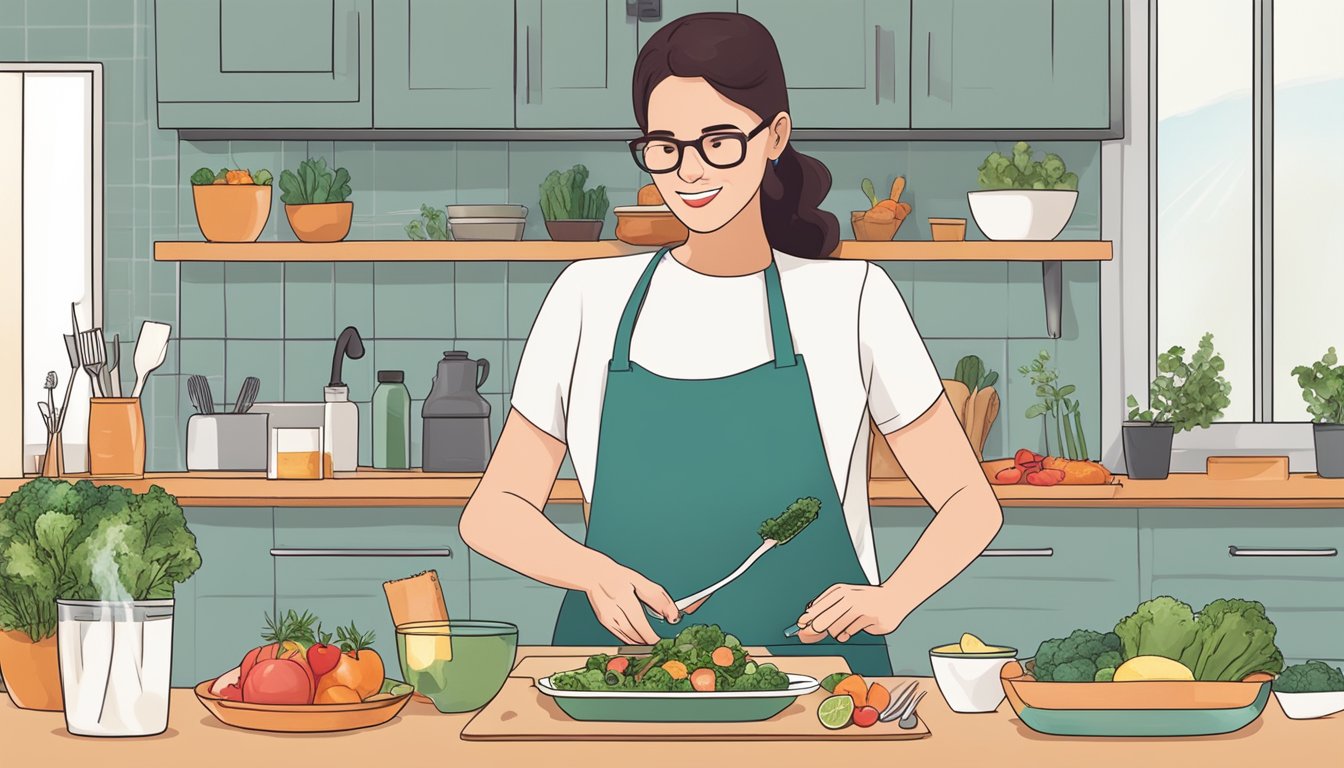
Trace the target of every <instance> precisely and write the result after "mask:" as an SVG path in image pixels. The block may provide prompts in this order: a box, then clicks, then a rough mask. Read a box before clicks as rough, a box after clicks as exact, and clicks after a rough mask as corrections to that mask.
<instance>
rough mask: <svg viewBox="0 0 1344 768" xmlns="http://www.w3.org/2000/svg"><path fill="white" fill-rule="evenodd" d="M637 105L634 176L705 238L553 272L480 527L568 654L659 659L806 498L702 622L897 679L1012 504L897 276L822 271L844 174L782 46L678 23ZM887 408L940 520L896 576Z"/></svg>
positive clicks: (470, 515) (893, 435)
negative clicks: (796, 121)
mask: <svg viewBox="0 0 1344 768" xmlns="http://www.w3.org/2000/svg"><path fill="white" fill-rule="evenodd" d="M634 109H635V117H636V120H637V122H638V124H639V126H640V129H641V130H643V131H644V134H645V135H644V136H643V137H641V138H640V139H637V140H635V141H633V142H631V150H632V153H633V155H634V158H635V162H636V163H637V164H638V165H639V166H640V167H641V168H642V169H643V170H645V171H646V172H648V173H649V174H650V175H651V176H652V178H653V183H654V184H656V185H657V189H658V191H659V193H660V194H661V195H662V197H663V199H664V200H666V202H667V204H668V205H669V207H670V208H671V209H672V212H673V213H674V214H676V216H677V218H678V219H680V220H681V221H682V222H684V223H685V224H686V225H687V227H689V229H690V236H689V238H688V239H687V240H686V242H685V243H684V244H682V245H679V246H676V247H673V248H671V249H667V248H664V249H662V250H659V251H658V252H657V253H656V254H648V253H644V254H638V255H633V256H626V257H620V258H611V259H596V260H590V261H581V262H576V263H574V264H572V265H571V266H569V267H568V268H567V269H565V271H564V272H563V273H562V274H561V275H560V277H559V278H558V279H557V280H556V282H555V284H554V286H553V287H552V288H551V290H550V292H549V294H548V295H547V297H546V301H545V303H544V305H543V307H542V309H541V312H540V314H539V315H538V317H537V320H536V322H535V324H534V326H533V328H532V333H531V337H530V338H529V339H528V341H527V346H526V349H525V351H524V355H523V358H522V362H521V364H520V366H519V371H518V375H517V381H516V383H515V385H514V391H513V401H512V404H513V413H511V414H510V417H509V419H508V421H507V423H506V424H505V427H504V431H503V434H502V435H501V437H500V439H499V444H498V447H497V448H496V450H495V453H494V456H493V458H492V460H491V462H490V466H489V468H488V469H487V471H486V473H485V477H484V478H483V479H482V481H481V483H480V486H479V488H478V489H477V491H476V493H475V495H474V496H473V497H472V499H471V502H470V503H469V504H468V505H467V508H466V511H465V512H464V514H463V516H462V522H461V532H462V536H463V538H464V539H465V541H466V542H467V543H468V544H469V545H470V546H471V547H472V549H474V550H476V551H477V552H480V553H481V554H483V555H485V556H486V557H489V558H490V559H492V560H495V561H497V562H499V563H502V564H503V565H506V566H508V567H509V568H512V569H513V570H515V571H518V572H520V573H523V574H526V575H528V576H530V577H532V578H534V579H537V580H539V581H543V582H545V583H547V584H552V585H556V586H560V587H564V588H566V589H568V590H569V592H568V594H567V595H566V596H565V599H564V602H563V604H562V606H561V609H560V616H559V619H558V621H557V624H556V628H555V637H554V642H555V643H556V644H557V645H611V644H612V643H613V642H614V641H621V642H625V643H635V644H641V643H651V642H655V641H656V640H657V639H658V638H659V636H660V634H661V635H670V634H672V633H673V632H675V629H674V628H671V627H669V626H667V624H666V623H665V622H666V621H667V620H676V619H679V618H680V617H679V615H678V612H677V609H676V607H675V606H674V605H673V600H672V598H671V597H670V595H675V596H677V597H678V598H681V597H685V596H688V595H691V594H693V593H694V592H696V591H698V590H699V589H701V588H703V587H705V586H707V585H709V584H712V583H714V582H716V581H718V580H719V579H720V578H721V577H723V576H724V575H726V574H727V573H729V572H730V571H732V570H733V569H734V568H735V567H736V566H737V565H738V564H739V563H741V561H742V560H743V559H744V558H745V557H746V556H747V555H748V554H749V553H751V552H752V551H753V550H754V549H756V547H757V546H759V545H760V543H761V542H760V539H759V538H758V535H757V532H756V531H757V528H758V527H759V526H760V524H761V522H762V521H763V520H765V519H766V518H769V517H773V516H775V515H777V514H779V513H780V512H781V511H783V510H784V509H785V508H786V507H787V506H788V504H789V503H790V502H793V501H794V500H796V499H798V498H800V497H805V496H813V497H816V498H818V499H820V500H821V502H822V504H821V512H820V515H819V516H818V518H817V519H816V520H815V522H813V523H812V524H811V525H810V526H809V527H807V528H806V529H804V530H803V531H802V533H800V534H799V535H798V536H797V537H796V538H794V539H793V540H792V541H790V542H789V543H787V544H786V545H784V546H781V547H778V548H777V549H774V550H772V551H770V552H768V553H767V554H766V555H765V556H764V557H762V558H761V559H760V560H759V561H757V563H756V564H755V565H754V566H753V567H752V568H751V569H750V570H748V571H747V572H746V574H745V575H743V576H742V577H741V578H739V579H738V580H737V581H735V582H733V583H732V584H731V585H729V586H728V587H726V588H724V589H723V590H721V591H719V592H718V593H716V594H715V595H714V596H713V597H711V598H710V599H709V600H707V601H706V602H704V603H703V605H701V606H699V607H697V608H696V610H695V612H694V614H693V615H691V616H689V617H687V618H686V619H685V620H684V622H685V623H690V622H692V621H694V622H695V623H701V622H703V623H716V624H719V625H721V626H722V627H723V628H724V630H725V631H728V632H732V633H734V634H736V635H737V636H738V637H739V638H740V639H741V640H742V642H743V643H745V644H748V645H765V646H768V647H771V648H772V650H774V651H776V652H780V651H784V652H788V653H795V654H796V653H805V652H814V653H841V654H843V655H844V656H845V657H846V658H847V660H848V661H849V664H850V667H851V668H852V669H854V670H855V671H858V672H862V673H866V674H884V673H885V674H889V673H890V669H891V668H890V662H889V661H888V657H887V654H886V646H885V642H884V640H883V638H882V637H881V635H884V634H886V633H888V632H891V631H892V630H894V629H896V627H898V626H899V625H900V623H901V621H902V620H904V619H905V617H906V616H907V615H908V614H909V613H910V612H911V611H912V610H914V608H915V607H916V606H918V605H919V604H920V603H922V602H923V601H924V600H925V599H926V598H928V597H929V595H931V594H933V593H934V592H936V591H937V590H938V589H940V588H941V587H942V586H943V585H945V584H946V583H947V582H949V581H950V580H951V579H952V578H953V577H955V576H956V575H957V574H958V573H959V572H960V571H961V570H962V569H963V568H964V567H965V566H966V565H967V563H969V562H971V561H972V560H973V559H974V558H975V557H976V556H977V555H978V554H979V553H980V552H981V551H982V550H983V549H984V547H985V545H986V544H988V543H989V541H990V540H991V539H992V538H993V537H994V535H995V533H996V532H997V531H998V529H999V526H1000V524H1001V521H1002V515H1001V512H1000V510H999V507H998V503H997V501H996V499H995V497H994V495H993V493H992V492H991V490H990V488H989V485H988V483H987V481H986V479H985V475H984V473H983V472H982V471H981V469H980V466H979V464H978V463H977V462H976V458H975V455H974V453H973V452H972V450H971V447H970V445H969V443H968V442H967V440H966V436H965V434H964V433H963V431H962V429H961V426H960V424H959V422H958V421H957V418H956V416H955V414H954V412H953V410H952V407H951V405H950V404H949V403H948V401H947V399H946V397H944V396H943V394H942V385H941V382H940V380H939V377H938V374H937V372H936V371H935V369H934V367H933V364H932V363H931V361H930V360H929V356H928V353H927V351H926V350H925V348H924V345H923V342H922V341H921V339H920V338H919V335H918V333H917V332H916V330H915V327H914V324H913V322H912V321H911V318H910V315H909V313H908V311H907V310H906V307H905V304H904V302H903V301H902V300H901V296H900V294H899V293H898V292H897V290H896V287H895V285H894V284H893V283H892V282H891V279H890V278H889V277H888V276H887V275H886V273H885V272H883V271H882V270H881V269H880V268H877V267H874V266H872V265H870V264H868V263H867V262H864V261H845V262H841V261H835V260H830V259H829V255H830V254H831V252H832V251H833V250H834V249H835V246H836V244H837V242H838V237H839V234H838V230H839V225H838V223H837V221H836V219H835V217H834V216H832V215H831V214H829V213H826V212H824V211H821V210H819V209H818V205H819V204H820V203H821V201H822V199H823V198H824V197H825V196H826V192H827V191H828V189H829V187H830V175H829V173H828V172H827V171H826V168H825V167H824V166H823V165H822V164H821V163H820V162H818V161H817V160H815V159H813V158H810V157H807V156H805V155H802V154H800V153H799V152H798V151H797V150H795V149H793V148H792V147H791V146H790V145H789V133H790V130H791V122H790V118H789V113H788V96H787V92H786V90H785V84H784V72H783V68H782V66H781V64H780V59H779V54H778V52H777V50H776V48H775V43H774V40H773V39H772V38H771V36H770V33H769V32H768V31H766V29H765V28H764V27H763V26H761V24H760V23H759V22H757V21H755V20H754V19H752V18H750V17H748V16H744V15H740V14H734V13H703V14H696V15H692V16H686V17H684V18H681V19H678V20H676V21H673V22H671V23H670V24H668V25H666V26H664V27H663V28H662V29H661V30H659V31H658V32H657V33H655V34H654V35H653V36H652V37H651V38H650V39H649V41H648V42H647V43H646V44H645V46H644V48H643V50H642V51H641V52H640V55H639V60H638V62H637V63H636V65H635V73H634ZM870 414H871V416H872V417H873V418H874V419H875V420H876V423H877V425H878V427H879V429H880V430H881V431H882V432H883V433H884V434H885V435H886V439H887V440H888V442H889V443H890V445H891V447H892V449H893V450H894V451H895V454H896V456H897V457H898V458H899V460H900V462H901V465H902V467H903V468H904V469H905V471H906V473H907V474H908V475H909V477H910V479H911V480H912V481H913V482H914V483H915V485H916V486H917V487H918V488H919V490H920V492H921V493H922V494H923V495H924V497H925V498H926V499H927V500H928V502H929V504H930V505H931V506H932V508H933V509H935V510H937V511H938V514H937V516H936V517H935V519H934V521H933V522H932V523H931V524H930V525H929V527H928V529H927V531H926V532H925V534H924V536H923V537H922V538H921V540H920V542H919V544H918V545H917V546H916V547H915V548H914V550H913V551H912V552H911V553H910V555H909V556H908V557H907V558H906V560H905V562H904V563H902V565H901V567H900V568H899V569H897V570H896V572H895V573H894V574H892V576H891V577H890V578H889V579H887V581H886V582H885V583H880V577H879V573H878V565H877V559H876V556H875V552H874V548H873V536H872V524H871V520H870V516H869V510H868V494H867V472H866V468H867V454H868V451H867V448H868V445H867V443H868V434H869V431H868V418H869V416H870ZM566 449H568V451H569V453H570V456H571V458H572V461H573V466H574V469H575V472H576V473H577V476H578V479H579V483H580V485H581V487H582V488H583V491H584V495H585V498H587V499H589V500H590V501H591V509H590V519H589V524H588V531H587V536H586V538H585V541H584V543H583V544H580V543H578V542H575V541H573V540H572V539H570V538H569V537H568V536H566V535H565V534H564V533H562V532H561V531H560V530H558V529H557V528H556V527H555V526H553V525H552V524H551V523H550V522H549V521H548V520H547V519H546V517H545V516H544V515H543V514H542V511H541V510H542V508H543V507H544V505H545V503H546V499H547V495H548V493H549V492H550V489H551V485H552V484H553V482H554V479H555V476H556V473H557V470H558V468H559V466H560V463H561V460H562V459H563V457H564V455H565V451H566ZM646 606H647V607H648V608H649V609H651V610H652V612H654V613H656V614H657V615H658V616H660V617H661V618H660V619H657V620H655V621H653V622H652V623H651V622H650V620H649V618H648V617H647V614H646V610H645V607H646ZM794 624H796V625H797V626H798V627H800V628H801V631H800V632H799V633H798V635H797V638H786V637H785V635H784V630H785V629H787V628H789V627H790V626H791V625H794ZM654 625H657V626H656V627H655V626H654ZM683 626H684V624H683ZM800 643H807V644H810V645H801V644H800Z"/></svg>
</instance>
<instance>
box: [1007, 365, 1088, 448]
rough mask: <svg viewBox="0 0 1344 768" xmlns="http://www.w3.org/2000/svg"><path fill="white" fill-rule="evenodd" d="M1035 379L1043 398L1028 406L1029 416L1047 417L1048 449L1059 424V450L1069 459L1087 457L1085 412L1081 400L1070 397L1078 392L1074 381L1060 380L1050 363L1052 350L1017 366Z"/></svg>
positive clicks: (1038, 394)
mask: <svg viewBox="0 0 1344 768" xmlns="http://www.w3.org/2000/svg"><path fill="white" fill-rule="evenodd" d="M1017 372H1018V373H1020V374H1022V375H1023V376H1026V377H1028V378H1029V379H1030V380H1031V383H1032V386H1034V387H1035V388H1036V396H1037V397H1039V398H1040V399H1041V401H1040V402H1039V403H1035V404H1034V405H1032V406H1031V407H1030V408H1028V409H1027V418H1028V419H1036V418H1041V419H1044V420H1045V452H1046V453H1047V454H1050V422H1051V421H1052V420H1053V421H1054V424H1055V450H1057V451H1061V452H1062V454H1063V458H1066V459H1086V458H1087V437H1086V435H1085V434H1084V432H1083V414H1082V409H1081V407H1080V405H1079V403H1078V401H1077V400H1073V399H1071V398H1070V397H1069V395H1072V394H1073V393H1074V392H1076V391H1078V387H1077V386H1075V385H1073V384H1063V385H1061V384H1060V383H1059V371H1058V370H1057V369H1055V368H1054V367H1052V366H1051V365H1050V353H1049V352H1047V351H1045V350H1044V349H1043V350H1041V351H1040V353H1039V354H1037V355H1036V359H1035V360H1032V361H1031V362H1030V363H1027V364H1026V365H1024V366H1022V367H1020V368H1018V369H1017Z"/></svg>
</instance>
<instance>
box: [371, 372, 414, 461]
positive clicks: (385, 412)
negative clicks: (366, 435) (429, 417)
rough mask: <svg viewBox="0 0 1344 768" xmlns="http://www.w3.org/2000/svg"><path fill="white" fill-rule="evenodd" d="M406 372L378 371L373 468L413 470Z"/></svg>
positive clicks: (375, 397) (375, 398)
mask: <svg viewBox="0 0 1344 768" xmlns="http://www.w3.org/2000/svg"><path fill="white" fill-rule="evenodd" d="M405 380H406V373H405V372H404V371H379V372H378V387H377V389H375V390H373V466H374V467H375V468H376V469H410V468H411V393H410V391H409V390H407V389H406V384H405V383H404V382H405Z"/></svg>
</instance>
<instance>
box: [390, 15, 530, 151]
mask: <svg viewBox="0 0 1344 768" xmlns="http://www.w3.org/2000/svg"><path fill="white" fill-rule="evenodd" d="M374 13H375V15H376V18H377V24H376V25H375V26H374V29H373V34H374V46H373V52H374V58H373V63H374V67H373V78H374V79H373V86H374V99H373V122H374V125H375V126H376V127H378V128H512V127H513V46H512V45H509V44H508V41H509V40H510V39H511V38H512V37H513V28H514V25H513V6H512V5H511V4H510V3H501V2H490V3H482V2H479V0H375V1H374ZM501 42H502V43H503V44H502V45H501Z"/></svg>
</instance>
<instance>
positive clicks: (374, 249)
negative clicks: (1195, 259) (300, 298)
mask: <svg viewBox="0 0 1344 768" xmlns="http://www.w3.org/2000/svg"><path fill="white" fill-rule="evenodd" d="M654 250H656V248H654V247H651V246H647V245H627V244H626V243H622V242H621V241H619V240H599V241H597V242H583V243H565V242H555V241H552V240H488V241H487V240H480V241H455V240H448V241H442V240H439V241H427V240H345V241H342V242H339V243H298V242H276V241H271V242H256V243H203V242H185V241H162V242H157V243H154V259H155V261H262V262H272V261H315V262H330V261H578V260H581V259H602V258H607V257H610V256H624V255H626V254H631V253H648V252H651V251H654ZM838 255H839V258H842V259H868V260H871V261H1040V262H1045V261H1049V262H1057V261H1110V260H1111V244H1110V243H1109V242H1106V241H1099V240H1052V241H1049V242H1002V241H1000V242H994V241H989V240H971V241H965V242H937V243H935V242H930V241H916V240H905V241H901V240H897V241H891V242H861V241H857V240H842V241H841V242H840V248H839V254H838Z"/></svg>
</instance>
